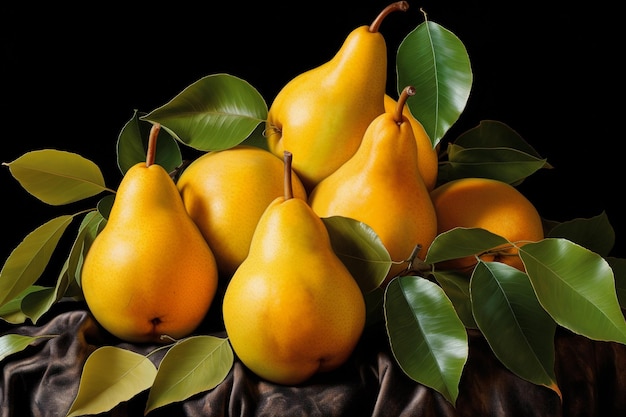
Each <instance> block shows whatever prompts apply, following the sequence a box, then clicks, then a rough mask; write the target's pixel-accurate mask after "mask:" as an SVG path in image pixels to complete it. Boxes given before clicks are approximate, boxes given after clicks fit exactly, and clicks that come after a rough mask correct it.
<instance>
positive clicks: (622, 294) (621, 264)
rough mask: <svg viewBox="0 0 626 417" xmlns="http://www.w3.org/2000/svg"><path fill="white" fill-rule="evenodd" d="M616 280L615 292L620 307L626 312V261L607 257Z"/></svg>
mask: <svg viewBox="0 0 626 417" xmlns="http://www.w3.org/2000/svg"><path fill="white" fill-rule="evenodd" d="M606 261H607V262H608V263H609V265H611V269H612V270H613V276H614V278H615V292H616V293H617V299H618V301H619V304H620V306H621V307H622V308H623V309H625V310H626V259H624V258H614V257H610V256H609V257H607V258H606Z"/></svg>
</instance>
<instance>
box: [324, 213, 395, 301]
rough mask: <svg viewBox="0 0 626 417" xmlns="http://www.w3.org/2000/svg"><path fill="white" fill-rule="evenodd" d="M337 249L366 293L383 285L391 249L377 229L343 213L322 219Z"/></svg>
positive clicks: (336, 251) (340, 257) (387, 270)
mask: <svg viewBox="0 0 626 417" xmlns="http://www.w3.org/2000/svg"><path fill="white" fill-rule="evenodd" d="M322 221H323V222H324V224H325V226H326V229H328V234H329V235H330V240H331V244H332V246H333V250H334V251H335V253H336V254H337V256H338V257H339V259H341V261H342V262H343V263H344V264H345V265H346V267H347V268H348V270H349V271H350V273H351V274H352V276H353V277H354V278H355V280H356V281H357V283H358V284H359V287H360V288H361V291H362V292H363V293H364V294H366V293H368V292H371V291H374V290H375V289H376V288H378V287H379V286H380V284H382V282H383V280H384V279H385V277H386V276H387V273H388V272H389V268H391V258H390V256H389V252H387V249H386V248H385V246H384V245H383V243H382V242H381V241H380V238H379V237H378V236H377V235H376V233H375V232H374V230H373V229H372V228H371V227H369V226H368V225H366V224H365V223H363V222H358V221H356V220H354V219H350V218H348V217H341V216H333V217H325V218H322Z"/></svg>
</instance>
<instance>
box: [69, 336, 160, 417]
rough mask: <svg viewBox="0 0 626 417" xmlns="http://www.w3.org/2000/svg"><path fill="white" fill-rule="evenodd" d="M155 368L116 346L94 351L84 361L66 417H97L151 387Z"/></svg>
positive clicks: (137, 356)
mask: <svg viewBox="0 0 626 417" xmlns="http://www.w3.org/2000/svg"><path fill="white" fill-rule="evenodd" d="M156 374H157V369H156V366H154V364H153V363H152V362H151V361H150V359H148V358H147V357H145V356H142V355H140V354H138V353H135V352H132V351H130V350H127V349H122V348H119V347H116V346H102V347H100V348H98V349H96V350H95V351H94V352H93V353H92V354H91V355H89V357H88V358H87V361H86V362H85V365H84V366H83V374H82V375H81V378H80V383H79V385H78V394H77V395H76V398H74V402H73V403H72V406H71V407H70V409H69V411H68V413H67V417H74V416H82V415H85V414H89V415H91V414H99V413H103V412H105V411H109V410H111V409H112V408H113V407H115V406H116V405H117V404H119V403H121V402H123V401H128V400H129V399H131V398H132V397H134V396H135V395H137V394H139V393H140V392H142V391H145V390H147V389H148V388H150V387H151V386H152V383H153V382H154V378H155V377H156Z"/></svg>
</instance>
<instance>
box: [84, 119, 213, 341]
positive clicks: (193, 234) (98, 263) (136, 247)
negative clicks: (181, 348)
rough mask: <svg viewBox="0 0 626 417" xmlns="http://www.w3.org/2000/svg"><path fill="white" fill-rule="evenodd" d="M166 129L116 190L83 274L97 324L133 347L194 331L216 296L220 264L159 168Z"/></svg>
mask: <svg viewBox="0 0 626 417" xmlns="http://www.w3.org/2000/svg"><path fill="white" fill-rule="evenodd" d="M159 128H160V125H158V124H155V125H154V126H153V128H152V130H151V133H150V140H149V146H148V154H147V158H146V162H145V163H144V162H140V163H138V164H136V165H134V166H132V167H131V168H130V169H129V170H128V171H127V172H126V174H125V175H124V177H123V178H122V181H121V182H120V185H119V187H118V190H117V193H116V197H115V201H114V203H113V207H112V208H111V213H110V215H109V219H108V221H107V223H106V225H105V226H104V228H103V229H102V231H101V232H100V233H99V234H98V235H97V236H96V238H95V239H94V241H93V243H92V245H91V247H90V248H89V251H88V252H87V255H86V257H85V261H84V264H83V267H82V273H81V286H82V290H83V293H84V297H85V301H86V302H87V306H88V307H89V310H90V311H91V313H92V314H93V316H94V318H95V319H96V320H97V321H98V322H99V323H100V325H102V327H104V328H105V329H106V330H108V331H109V332H110V333H111V334H113V335H114V336H117V337H118V338H120V339H122V340H125V341H127V342H133V343H143V342H146V343H147V342H151V343H162V342H167V341H171V339H179V338H182V337H184V336H187V335H189V334H190V333H191V332H193V331H194V330H195V329H196V328H197V327H198V326H199V325H200V323H201V322H202V321H203V319H204V317H205V315H206V314H207V312H208V310H209V308H210V306H211V303H212V301H213V298H214V296H215V293H216V290H217V265H216V262H215V257H214V256H213V253H212V251H211V249H210V248H209V246H208V244H207V242H206V241H205V240H204V238H203V237H202V234H201V233H200V231H199V230H198V228H197V226H196V225H195V224H194V222H193V221H192V220H191V218H190V217H189V215H188V214H187V212H186V211H185V206H184V205H183V202H182V199H181V197H180V194H179V193H178V189H177V188H176V185H175V184H174V181H173V180H172V178H171V177H170V175H169V174H168V173H167V172H166V171H165V169H164V168H163V167H162V166H160V165H157V164H155V163H154V152H155V149H156V137H157V135H158V131H159Z"/></svg>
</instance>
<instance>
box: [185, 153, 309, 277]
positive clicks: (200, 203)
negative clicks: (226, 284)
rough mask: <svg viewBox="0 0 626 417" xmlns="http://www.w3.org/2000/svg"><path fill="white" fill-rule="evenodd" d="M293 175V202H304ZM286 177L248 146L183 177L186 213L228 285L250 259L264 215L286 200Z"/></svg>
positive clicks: (209, 157) (208, 159)
mask: <svg viewBox="0 0 626 417" xmlns="http://www.w3.org/2000/svg"><path fill="white" fill-rule="evenodd" d="M291 175H292V178H291V183H292V184H293V193H294V196H295V197H297V198H300V199H302V200H305V201H306V199H307V194H306V191H305V189H304V186H303V185H302V182H301V181H300V179H299V178H298V177H297V175H296V174H295V173H293V172H292V174H291ZM283 176H284V167H283V160H282V159H281V158H278V157H277V156H276V155H274V154H273V153H271V152H269V151H267V150H265V149H261V148H259V147H254V146H247V145H238V146H235V147H233V148H230V149H226V150H222V151H213V152H208V153H206V154H203V155H201V156H200V157H198V158H197V159H195V160H194V161H193V162H192V163H191V164H190V165H189V166H188V167H187V168H186V169H185V170H184V171H183V173H182V174H181V175H180V177H179V179H178V181H177V186H178V190H179V191H180V194H181V196H182V198H183V203H184V204H185V208H186V209H187V212H188V213H189V216H190V217H191V218H192V220H193V221H194V222H195V223H196V225H198V228H199V229H200V231H201V232H202V235H203V236H204V238H205V239H206V240H207V242H208V243H209V247H210V248H211V250H212V251H213V254H214V255H215V260H216V262H217V266H218V270H219V271H220V274H221V276H223V277H226V278H227V279H230V277H231V276H232V274H233V273H234V272H235V270H236V269H237V267H239V265H240V264H241V262H243V260H244V259H245V258H246V256H248V250H249V249H250V241H251V240H252V234H253V233H254V229H255V228H256V224H257V222H258V221H259V218H260V217H261V214H263V211H265V208H266V207H267V206H268V205H269V204H270V203H271V202H272V201H273V200H274V199H275V198H276V197H279V196H281V195H284V183H285V181H284V180H283Z"/></svg>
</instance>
